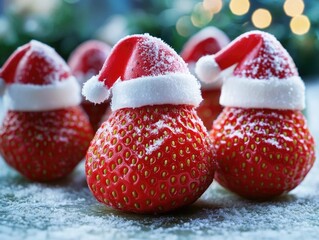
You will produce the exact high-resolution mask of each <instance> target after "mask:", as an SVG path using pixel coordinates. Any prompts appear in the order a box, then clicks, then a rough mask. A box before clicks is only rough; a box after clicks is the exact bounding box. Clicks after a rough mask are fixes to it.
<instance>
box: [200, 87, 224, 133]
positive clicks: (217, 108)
mask: <svg viewBox="0 0 319 240" xmlns="http://www.w3.org/2000/svg"><path fill="white" fill-rule="evenodd" d="M202 96H203V101H202V102H201V104H200V105H199V107H198V108H197V114H198V116H199V117H200V119H202V121H203V123H204V126H205V127H206V128H207V129H211V128H212V125H213V121H214V120H215V119H216V118H217V117H218V115H219V114H220V113H221V111H222V110H223V107H222V106H221V105H220V104H219V97H220V89H218V88H216V89H202Z"/></svg>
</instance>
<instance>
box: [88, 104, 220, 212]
mask: <svg viewBox="0 0 319 240" xmlns="http://www.w3.org/2000/svg"><path fill="white" fill-rule="evenodd" d="M85 171H86V174H87V182H88V186H89V188H90V190H91V191H92V192H93V194H94V196H95V197H96V198H97V199H98V201H100V202H102V203H104V204H106V205H108V206H111V207H113V208H116V209H120V210H124V211H131V212H137V213H156V212H158V213H160V212H167V211H170V210H172V209H175V208H177V207H181V206H185V205H188V204H190V203H192V202H194V201H195V200H196V199H198V198H199V197H200V196H201V194H202V193H203V192H204V191H205V190H206V188H207V187H208V186H209V185H210V183H211V182H212V180H213V173H214V166H213V160H212V152H211V148H210V142H209V140H208V137H207V134H206V130H205V128H204V127H203V125H202V124H201V122H200V120H199V118H198V116H197V115H196V111H195V109H194V107H191V106H186V105H184V106H173V105H161V106H145V107H140V108H135V109H120V110H117V111H115V112H113V113H112V114H111V116H110V118H109V120H108V121H106V122H104V123H103V125H102V126H101V128H100V129H99V130H98V131H97V133H96V135H95V137H94V139H93V140H92V142H91V145H90V148H89V150H88V152H87V155H86V165H85Z"/></svg>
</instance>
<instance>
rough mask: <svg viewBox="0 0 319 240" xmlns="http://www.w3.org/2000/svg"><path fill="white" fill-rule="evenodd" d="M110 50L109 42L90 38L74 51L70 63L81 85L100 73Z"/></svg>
mask: <svg viewBox="0 0 319 240" xmlns="http://www.w3.org/2000/svg"><path fill="white" fill-rule="evenodd" d="M110 51H111V47H110V46H109V45H108V44H106V43H104V42H101V41H98V40H89V41H86V42H84V43H82V44H80V45H79V46H78V47H77V48H76V49H75V50H74V51H73V52H72V54H71V55H70V57H69V60H68V65H69V66H70V68H71V71H72V73H73V75H74V76H75V77H76V78H77V80H78V81H79V83H80V84H81V85H82V84H83V83H85V82H86V81H87V80H88V79H89V78H91V77H92V76H94V75H96V74H98V73H99V71H100V70H101V68H102V66H103V63H104V62H105V59H106V58H107V56H108V54H109V53H110Z"/></svg>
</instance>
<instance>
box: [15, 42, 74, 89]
mask: <svg viewBox="0 0 319 240" xmlns="http://www.w3.org/2000/svg"><path fill="white" fill-rule="evenodd" d="M29 44H30V49H29V50H28V51H27V52H26V54H25V56H24V57H23V58H22V59H21V62H20V63H19V67H18V68H17V70H16V71H17V73H16V78H15V82H16V83H29V82H30V83H38V84H39V83H40V84H41V85H42V84H52V83H55V82H58V81H61V79H62V78H65V77H68V75H70V69H69V67H68V65H67V64H66V63H65V61H64V60H63V59H62V58H61V57H60V56H59V55H58V54H57V53H56V52H55V50H54V49H53V48H51V47H49V46H48V45H45V44H43V43H41V42H38V41H35V40H32V41H31V42H30V43H29ZM29 72H32V73H37V74H42V75H41V76H40V79H38V78H39V76H38V75H37V74H36V75H34V74H33V75H28V79H26V76H25V74H26V73H27V74H28V73H29Z"/></svg>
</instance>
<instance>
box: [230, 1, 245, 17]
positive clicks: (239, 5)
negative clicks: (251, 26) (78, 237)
mask: <svg viewBox="0 0 319 240" xmlns="http://www.w3.org/2000/svg"><path fill="white" fill-rule="evenodd" d="M229 8H230V10H231V11H232V13H233V14H235V15H238V16H241V15H244V14H246V13H247V12H248V11H249V8H250V2H249V0H231V1H230V3H229Z"/></svg>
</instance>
